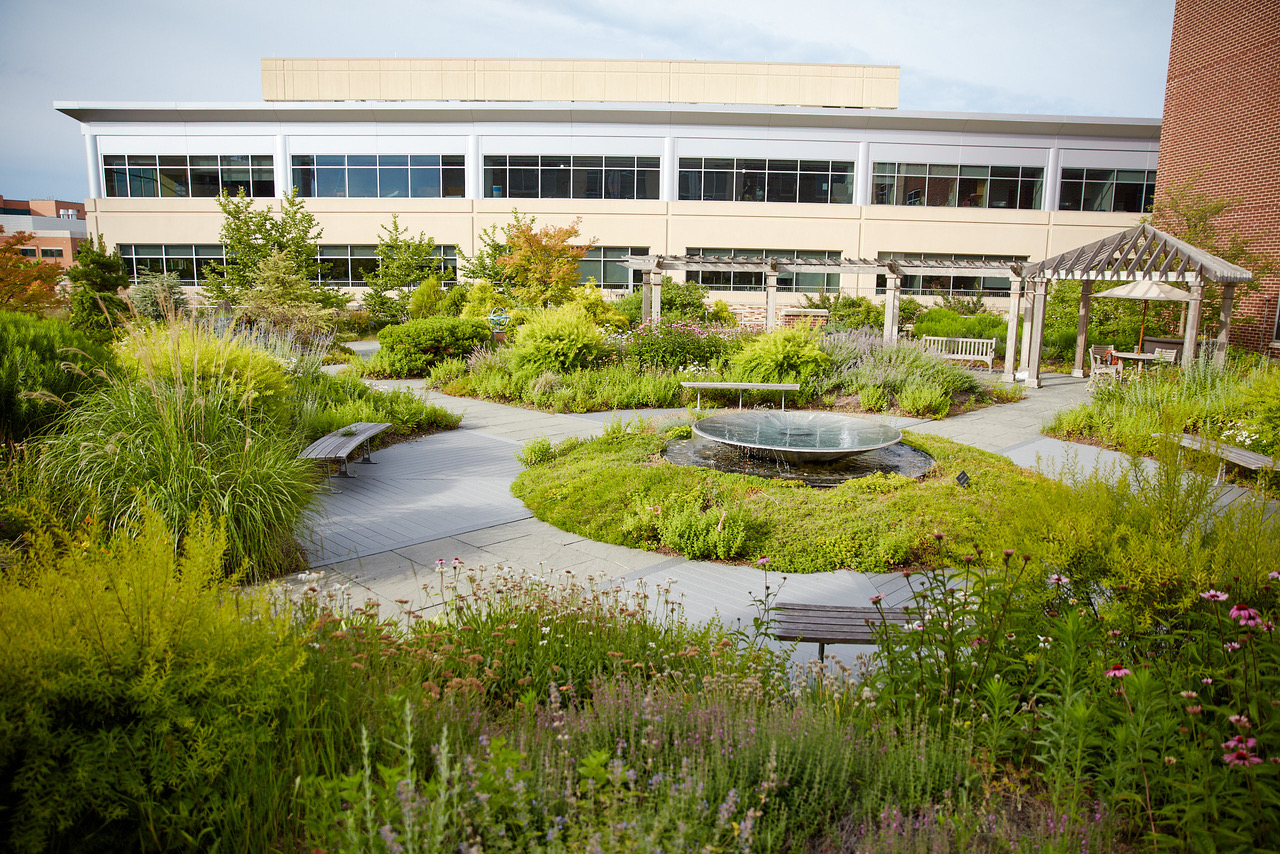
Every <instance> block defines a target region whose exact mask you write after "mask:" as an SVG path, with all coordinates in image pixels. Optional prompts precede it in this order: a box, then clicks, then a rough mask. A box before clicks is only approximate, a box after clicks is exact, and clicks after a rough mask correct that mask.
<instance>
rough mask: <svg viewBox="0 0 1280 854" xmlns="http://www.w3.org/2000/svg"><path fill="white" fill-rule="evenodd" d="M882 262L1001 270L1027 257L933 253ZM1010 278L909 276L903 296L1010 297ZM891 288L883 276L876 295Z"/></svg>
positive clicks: (894, 255)
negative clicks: (986, 265)
mask: <svg viewBox="0 0 1280 854" xmlns="http://www.w3.org/2000/svg"><path fill="white" fill-rule="evenodd" d="M878 257H879V259H880V260H881V261H904V260H922V261H940V262H944V263H945V262H947V261H989V262H993V263H998V264H1000V265H1001V266H1008V265H1010V264H1013V263H1016V262H1018V261H1026V260H1027V256H1026V255H961V254H944V253H932V252H881V253H880V254H879V256H878ZM1009 287H1010V285H1009V277H1008V276H942V275H936V274H928V275H907V276H903V277H902V293H904V294H913V295H917V296H931V295H935V294H943V295H946V296H962V297H975V296H992V297H1008V296H1009ZM887 288H888V282H887V280H886V277H885V276H884V275H878V276H876V293H877V294H883V293H885V291H886V290H887Z"/></svg>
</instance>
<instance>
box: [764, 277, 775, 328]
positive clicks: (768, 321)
mask: <svg viewBox="0 0 1280 854" xmlns="http://www.w3.org/2000/svg"><path fill="white" fill-rule="evenodd" d="M777 326H778V268H777V267H775V266H772V265H770V266H768V267H765V268H764V328H765V329H776V328H777Z"/></svg>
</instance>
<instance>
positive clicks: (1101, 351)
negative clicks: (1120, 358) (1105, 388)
mask: <svg viewBox="0 0 1280 854" xmlns="http://www.w3.org/2000/svg"><path fill="white" fill-rule="evenodd" d="M1110 352H1111V345H1110V344H1095V345H1094V346H1092V347H1090V348H1089V385H1094V384H1096V383H1100V382H1102V381H1103V380H1106V381H1108V382H1119V381H1120V380H1122V379H1124V365H1122V364H1120V363H1119V362H1117V363H1116V364H1114V365H1113V364H1111V360H1110V359H1109V358H1108V356H1107V354H1108V353H1110Z"/></svg>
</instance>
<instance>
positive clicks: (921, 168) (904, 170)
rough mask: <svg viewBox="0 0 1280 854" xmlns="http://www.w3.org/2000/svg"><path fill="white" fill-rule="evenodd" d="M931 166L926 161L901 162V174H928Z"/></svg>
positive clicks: (899, 165)
mask: <svg viewBox="0 0 1280 854" xmlns="http://www.w3.org/2000/svg"><path fill="white" fill-rule="evenodd" d="M928 172H929V167H928V166H927V165H926V164H924V163H899V164H898V174H899V175H927V174H928Z"/></svg>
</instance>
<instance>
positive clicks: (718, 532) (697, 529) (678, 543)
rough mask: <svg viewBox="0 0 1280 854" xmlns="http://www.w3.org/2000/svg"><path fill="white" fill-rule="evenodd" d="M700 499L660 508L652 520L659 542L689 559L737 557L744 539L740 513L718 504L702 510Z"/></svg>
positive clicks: (744, 520)
mask: <svg viewBox="0 0 1280 854" xmlns="http://www.w3.org/2000/svg"><path fill="white" fill-rule="evenodd" d="M701 503H702V502H701V500H700V499H686V500H684V501H676V502H673V503H671V504H669V505H668V506H666V507H663V508H662V512H661V513H659V514H658V515H657V520H656V521H657V526H658V536H659V537H660V538H661V540H662V544H663V545H664V546H667V547H669V548H673V549H675V550H676V551H678V552H680V553H681V554H683V555H685V556H686V557H689V558H692V559H693V560H701V559H703V558H710V559H715V560H728V559H729V558H732V557H737V556H738V555H739V554H741V553H742V547H743V546H744V545H745V544H746V541H747V524H746V518H745V516H744V514H743V513H742V511H741V510H738V509H730V508H720V507H711V508H709V509H707V510H703V509H702V507H701V506H700V505H701Z"/></svg>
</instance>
